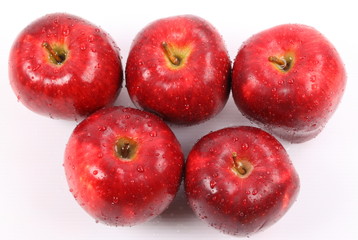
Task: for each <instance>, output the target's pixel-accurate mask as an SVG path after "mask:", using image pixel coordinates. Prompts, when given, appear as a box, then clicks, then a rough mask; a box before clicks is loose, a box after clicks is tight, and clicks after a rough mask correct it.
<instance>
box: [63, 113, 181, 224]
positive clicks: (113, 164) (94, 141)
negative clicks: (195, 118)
mask: <svg viewBox="0 0 358 240" xmlns="http://www.w3.org/2000/svg"><path fill="white" fill-rule="evenodd" d="M183 164H184V160H183V154H182V151H181V147H180V144H179V142H178V141H177V139H176V137H175V135H174V134H173V132H172V131H171V130H170V128H169V127H168V126H167V125H166V124H165V123H164V122H163V121H162V120H161V119H160V118H158V117H157V116H155V115H153V114H150V113H146V112H143V111H141V110H137V109H132V108H124V107H112V108H104V109H102V110H99V111H97V112H96V113H94V114H92V115H91V116H89V117H88V118H87V119H85V120H84V121H83V122H81V123H80V124H79V125H78V126H77V127H76V128H75V130H74V131H73V133H72V135H71V137H70V139H69V141H68V144H67V147H66V152H65V160H64V167H65V172H66V176H67V180H68V184H69V187H70V191H71V192H72V194H73V196H74V197H75V199H76V200H77V202H78V203H79V204H80V205H81V206H82V207H83V208H84V209H85V210H86V211H87V212H88V213H89V214H90V215H91V216H92V217H94V218H95V219H96V220H97V221H99V222H103V223H105V224H108V225H115V226H125V225H129V226H131V225H135V224H138V223H141V222H144V221H147V220H150V219H152V218H154V217H156V216H157V215H159V214H160V213H161V212H163V211H164V210H165V209H166V208H167V207H168V205H169V204H170V203H171V201H172V200H173V198H174V196H175V194H176V192H177V191H178V188H179V185H180V182H181V179H182V168H183Z"/></svg>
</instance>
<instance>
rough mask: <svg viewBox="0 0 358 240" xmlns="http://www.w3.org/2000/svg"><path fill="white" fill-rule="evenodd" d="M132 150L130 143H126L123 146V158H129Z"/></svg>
mask: <svg viewBox="0 0 358 240" xmlns="http://www.w3.org/2000/svg"><path fill="white" fill-rule="evenodd" d="M129 152H130V145H129V143H124V144H123V146H122V147H121V156H122V157H123V158H128V156H129Z"/></svg>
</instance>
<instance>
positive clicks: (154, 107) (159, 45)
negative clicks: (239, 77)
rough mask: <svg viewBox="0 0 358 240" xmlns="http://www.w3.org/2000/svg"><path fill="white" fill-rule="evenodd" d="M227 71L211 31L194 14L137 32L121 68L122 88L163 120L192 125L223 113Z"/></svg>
mask: <svg viewBox="0 0 358 240" xmlns="http://www.w3.org/2000/svg"><path fill="white" fill-rule="evenodd" d="M230 71H231V66H230V59H229V56H228V53H227V50H226V48H225V46H224V42H223V40H222V38H221V36H220V35H219V33H218V32H217V31H216V29H214V27H213V26H212V25H211V24H209V23H208V22H207V21H205V20H204V19H201V18H199V17H196V16H191V15H184V16H175V17H169V18H165V19H160V20H157V21H155V22H153V23H151V24H150V25H148V26H147V27H145V28H144V29H143V30H142V31H141V32H140V33H138V35H137V36H136V38H135V40H134V42H133V44H132V47H131V50H130V53H129V57H128V61H127V65H126V86H127V89H128V92H129V95H130V97H131V99H132V101H133V102H134V104H135V105H136V106H138V107H141V108H143V109H145V110H147V111H150V112H154V113H156V114H157V115H159V116H161V117H162V118H163V119H164V120H167V121H170V122H173V123H176V124H185V125H192V124H196V123H199V122H203V121H205V120H207V119H209V118H211V117H213V116H214V115H216V114H217V113H219V112H220V111H221V110H222V109H223V107H224V106H225V104H226V102H227V99H228V96H229V91H230V74H231V73H230Z"/></svg>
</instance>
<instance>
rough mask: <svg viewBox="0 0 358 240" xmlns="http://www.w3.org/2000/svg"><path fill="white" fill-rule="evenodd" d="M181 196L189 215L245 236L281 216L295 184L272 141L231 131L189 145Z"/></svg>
mask: <svg viewBox="0 0 358 240" xmlns="http://www.w3.org/2000/svg"><path fill="white" fill-rule="evenodd" d="M185 192H186V195H187V198H188V202H189V205H190V206H191V208H192V209H193V211H194V212H195V214H196V215H197V216H198V217H199V218H200V219H202V220H203V221H205V222H206V223H208V224H209V225H210V226H212V227H214V228H216V229H219V230H220V231H222V232H224V233H227V234H232V235H237V236H248V235H250V234H252V233H255V232H257V231H259V230H262V229H264V228H267V227H268V226H270V225H272V224H273V223H274V222H276V221H277V220H279V219H280V218H281V217H282V216H283V215H284V214H285V213H286V211H287V210H288V209H289V208H290V206H291V205H292V204H293V202H294V201H295V199H296V197H297V194H298V192H299V178H298V175H297V173H296V171H295V169H294V167H293V166H292V164H291V162H290V159H289V156H288V154H287V153H286V151H285V149H284V147H283V146H282V145H281V144H280V143H279V142H278V141H277V140H276V139H275V138H274V137H273V136H271V135H270V134H268V133H266V132H265V131H263V130H260V129H258V128H254V127H232V128H225V129H221V130H218V131H215V132H212V133H209V134H208V135H206V136H204V137H203V138H201V139H200V140H199V141H198V142H197V143H196V144H195V145H194V147H193V148H192V150H191V151H190V153H189V156H188V159H187V163H186V172H185Z"/></svg>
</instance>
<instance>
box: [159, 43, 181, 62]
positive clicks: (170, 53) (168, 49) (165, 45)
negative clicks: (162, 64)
mask: <svg viewBox="0 0 358 240" xmlns="http://www.w3.org/2000/svg"><path fill="white" fill-rule="evenodd" d="M161 46H162V48H163V51H164V53H165V55H166V56H167V58H168V59H169V61H170V62H171V64H173V65H174V66H179V65H180V63H181V59H180V58H179V57H178V56H177V55H176V54H175V53H174V52H173V51H172V49H171V47H169V45H168V43H167V42H162V44H161Z"/></svg>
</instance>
